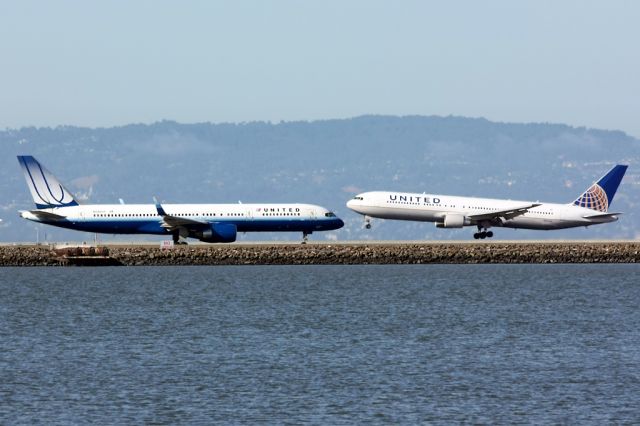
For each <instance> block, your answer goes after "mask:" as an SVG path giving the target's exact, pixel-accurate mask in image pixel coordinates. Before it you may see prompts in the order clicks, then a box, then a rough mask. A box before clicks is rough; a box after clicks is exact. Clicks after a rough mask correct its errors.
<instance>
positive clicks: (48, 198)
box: [18, 155, 78, 209]
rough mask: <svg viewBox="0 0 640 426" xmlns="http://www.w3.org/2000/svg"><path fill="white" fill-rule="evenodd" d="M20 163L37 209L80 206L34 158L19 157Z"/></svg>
mask: <svg viewBox="0 0 640 426" xmlns="http://www.w3.org/2000/svg"><path fill="white" fill-rule="evenodd" d="M18 162H19V163H20V166H21V167H22V171H23V172H24V178H25V179H26V180H27V186H29V191H31V197H32V198H33V201H34V202H35V203H36V207H37V208H39V209H49V208H53V207H67V206H77V205H78V202H77V201H76V200H75V199H74V198H73V195H71V192H69V190H67V188H65V187H64V186H62V183H60V181H58V179H56V177H55V176H54V175H52V174H51V172H49V170H47V169H45V168H44V166H43V165H42V164H40V163H39V162H38V160H36V159H35V158H34V157H32V156H30V155H19V156H18Z"/></svg>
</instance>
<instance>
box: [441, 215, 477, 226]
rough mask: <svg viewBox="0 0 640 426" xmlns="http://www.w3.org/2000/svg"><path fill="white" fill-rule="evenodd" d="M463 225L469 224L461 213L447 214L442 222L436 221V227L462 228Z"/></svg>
mask: <svg viewBox="0 0 640 426" xmlns="http://www.w3.org/2000/svg"><path fill="white" fill-rule="evenodd" d="M464 225H469V221H468V220H466V218H465V217H464V215H462V214H448V215H446V216H445V217H444V222H436V226H437V227H438V228H462V227H463V226H464Z"/></svg>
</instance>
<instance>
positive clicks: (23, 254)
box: [0, 241, 640, 266]
mask: <svg viewBox="0 0 640 426" xmlns="http://www.w3.org/2000/svg"><path fill="white" fill-rule="evenodd" d="M73 247H90V246H82V245H75V246H73ZM100 247H107V248H108V256H106V257H102V258H100V257H99V256H77V257H76V256H62V255H61V254H60V250H54V247H53V246H40V245H3V246H0V266H66V265H88V266H89V265H90V266H95V265H122V266H188V265H392V264H513V263H516V264H525V263H532V264H553V263H640V241H637V242H636V241H622V242H621V241H615V242H606V241H597V242H594V241H565V242H558V241H553V242H508V241H507V242H462V241H455V242H433V241H428V242H375V243H368V242H339V243H335V242H322V243H309V244H304V245H303V244H299V243H290V242H288V243H280V242H277V243H271V242H268V243H267V242H261V243H240V244H225V245H223V244H219V245H211V244H209V245H205V244H194V245H188V246H177V247H175V248H173V249H168V250H167V249H164V250H163V249H160V248H159V247H158V245H157V244H154V245H153V246H151V245H147V244H144V245H134V244H130V245H125V244H109V245H102V246H100ZM92 254H93V253H92Z"/></svg>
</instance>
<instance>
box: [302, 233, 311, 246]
mask: <svg viewBox="0 0 640 426" xmlns="http://www.w3.org/2000/svg"><path fill="white" fill-rule="evenodd" d="M310 233H311V232H304V231H303V232H302V242H301V243H300V244H307V242H308V241H309V234H310Z"/></svg>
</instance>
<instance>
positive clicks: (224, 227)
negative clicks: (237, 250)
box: [198, 223, 238, 243]
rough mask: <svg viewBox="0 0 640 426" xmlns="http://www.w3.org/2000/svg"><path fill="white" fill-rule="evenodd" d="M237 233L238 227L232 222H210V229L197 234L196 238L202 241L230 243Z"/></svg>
mask: <svg viewBox="0 0 640 426" xmlns="http://www.w3.org/2000/svg"><path fill="white" fill-rule="evenodd" d="M237 234H238V229H237V228H236V226H235V225H234V224H232V223H212V224H211V228H210V229H207V230H205V231H202V233H201V234H200V235H198V239H199V240H200V241H202V242H204V243H232V242H234V241H235V240H236V235H237Z"/></svg>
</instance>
